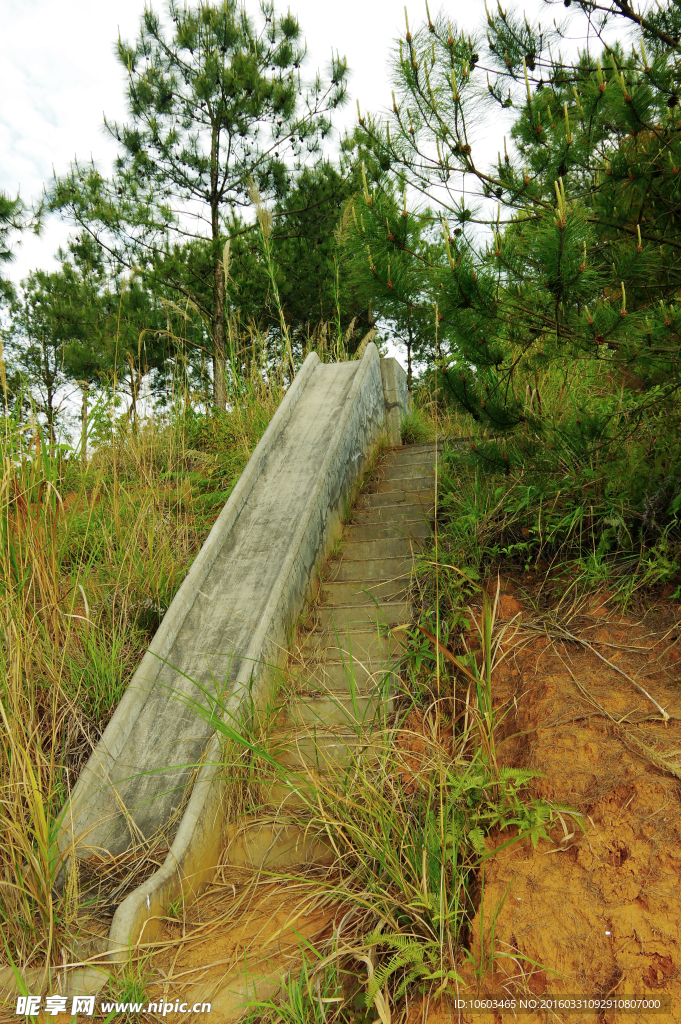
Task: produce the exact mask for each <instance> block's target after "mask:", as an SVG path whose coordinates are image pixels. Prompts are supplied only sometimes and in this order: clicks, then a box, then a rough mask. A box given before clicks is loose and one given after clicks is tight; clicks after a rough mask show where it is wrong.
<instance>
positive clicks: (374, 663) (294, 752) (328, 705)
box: [263, 444, 435, 805]
mask: <svg viewBox="0 0 681 1024" xmlns="http://www.w3.org/2000/svg"><path fill="white" fill-rule="evenodd" d="M434 455H435V453H434V446H433V444H429V445H410V446H408V447H407V446H405V447H402V448H398V449H393V450H392V451H390V452H389V453H388V454H386V455H385V456H384V457H383V458H382V459H381V461H380V463H379V465H378V466H377V468H376V470H375V471H374V473H373V475H372V476H371V478H370V480H369V481H368V482H367V484H366V485H365V487H364V489H363V491H362V492H361V494H360V496H359V499H358V501H357V504H356V506H355V508H354V511H353V514H352V519H351V521H350V523H349V525H348V526H347V527H346V529H345V531H344V535H343V540H342V544H341V546H340V550H339V551H338V553H337V555H335V557H333V558H332V559H331V560H330V561H329V563H328V566H327V572H326V574H325V578H324V579H323V581H322V584H321V589H320V595H319V599H318V601H317V603H316V605H315V606H314V608H313V609H312V611H311V613H310V615H309V618H308V621H307V622H306V623H305V628H304V629H303V631H302V632H301V635H300V636H299V638H298V642H297V644H295V645H294V647H293V649H292V657H291V660H290V663H289V668H290V675H291V678H292V684H291V688H290V692H289V694H288V697H287V699H286V702H285V704H284V706H283V707H282V708H281V709H280V711H279V712H278V716H277V720H276V726H275V729H274V730H273V732H272V733H271V734H270V737H269V749H270V752H271V754H272V755H273V756H274V757H275V758H276V759H277V760H278V761H279V763H280V764H282V765H284V766H286V767H287V768H289V769H290V770H291V772H292V773H293V774H294V775H295V774H296V773H298V772H300V773H302V775H312V776H319V775H326V776H328V775H331V774H340V775H342V774H343V773H344V772H345V771H346V770H347V769H348V767H349V765H350V764H351V761H352V755H353V754H357V753H359V752H360V751H363V752H364V753H367V752H368V753H370V752H371V751H372V750H377V749H378V747H377V744H379V743H380V742H382V739H381V737H382V735H383V733H384V732H385V725H386V716H387V715H388V714H389V712H390V711H391V709H392V706H393V697H394V693H395V691H396V690H397V689H398V688H399V662H400V657H401V655H402V654H403V650H404V648H403V635H404V633H403V631H404V628H405V627H407V626H408V625H409V624H410V623H411V621H412V618H413V607H412V602H411V586H412V572H413V567H414V557H415V554H416V553H417V552H418V551H419V550H420V549H421V547H422V545H423V543H424V541H425V540H426V538H427V537H428V536H429V535H430V533H431V529H432V523H433V518H434ZM292 788H293V789H295V785H293V784H291V783H289V784H287V783H286V782H277V783H276V784H274V785H269V786H267V787H265V789H264V792H263V797H264V801H265V803H266V804H269V805H272V804H275V805H280V804H282V803H286V802H290V801H291V800H293V801H295V800H296V796H295V793H292Z"/></svg>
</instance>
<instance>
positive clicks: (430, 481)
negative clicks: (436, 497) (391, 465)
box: [372, 469, 435, 495]
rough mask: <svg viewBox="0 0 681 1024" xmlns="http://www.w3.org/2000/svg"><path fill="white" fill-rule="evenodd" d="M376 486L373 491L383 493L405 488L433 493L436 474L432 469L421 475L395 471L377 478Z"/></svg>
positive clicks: (406, 489)
mask: <svg viewBox="0 0 681 1024" xmlns="http://www.w3.org/2000/svg"><path fill="white" fill-rule="evenodd" d="M372 486H373V487H374V488H375V490H374V491H372V493H378V494H382V493H385V492H386V491H394V490H405V491H428V490H429V491H430V494H431V495H432V493H433V489H434V486H435V474H434V473H433V471H432V469H430V470H427V471H426V472H423V473H421V474H420V475H419V476H416V475H414V474H409V475H407V474H405V473H394V474H392V473H391V474H386V476H384V477H382V478H381V479H379V480H376V481H375V483H373V484H372Z"/></svg>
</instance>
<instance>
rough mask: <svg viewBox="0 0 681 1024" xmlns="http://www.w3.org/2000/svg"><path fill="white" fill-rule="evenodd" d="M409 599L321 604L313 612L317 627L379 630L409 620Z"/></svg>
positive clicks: (410, 604)
mask: <svg viewBox="0 0 681 1024" xmlns="http://www.w3.org/2000/svg"><path fill="white" fill-rule="evenodd" d="M413 611H414V609H413V606H412V603H411V601H381V602H379V603H378V604H369V603H364V604H352V605H336V606H335V607H333V608H329V607H326V606H323V607H321V608H318V609H316V610H315V612H314V613H313V615H314V620H315V623H316V627H317V628H319V629H330V630H334V629H335V630H338V632H339V633H341V632H342V633H347V631H348V630H367V629H371V627H372V626H373V627H374V629H376V630H380V629H382V628H384V627H387V626H398V625H404V624H405V623H408V622H411V619H412V615H413Z"/></svg>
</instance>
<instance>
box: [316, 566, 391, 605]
mask: <svg viewBox="0 0 681 1024" xmlns="http://www.w3.org/2000/svg"><path fill="white" fill-rule="evenodd" d="M410 586H411V573H410V572H403V573H402V575H401V576H397V577H395V579H388V580H363V581H361V582H353V583H338V582H333V583H324V584H322V589H323V591H324V594H325V595H326V606H327V607H329V608H330V607H337V606H338V605H358V604H368V603H369V602H370V601H373V600H374V599H375V600H376V601H379V602H383V601H391V602H394V601H399V600H404V599H406V598H407V597H408V595H409V589H410Z"/></svg>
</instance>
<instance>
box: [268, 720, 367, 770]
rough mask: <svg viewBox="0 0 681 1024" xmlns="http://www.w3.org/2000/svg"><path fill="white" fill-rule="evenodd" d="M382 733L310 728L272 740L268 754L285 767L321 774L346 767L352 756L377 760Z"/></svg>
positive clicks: (278, 735) (361, 730)
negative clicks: (309, 770)
mask: <svg viewBox="0 0 681 1024" xmlns="http://www.w3.org/2000/svg"><path fill="white" fill-rule="evenodd" d="M380 744H381V741H380V730H379V729H372V730H369V729H366V728H364V729H362V728H358V729H357V731H353V730H352V729H348V730H344V729H341V728H338V729H322V728H321V727H317V726H310V728H309V729H307V730H305V731H303V732H289V731H288V730H287V731H286V732H283V731H282V732H281V733H280V732H279V730H276V731H275V732H274V733H272V735H271V736H270V739H269V744H268V746H269V753H270V754H271V756H272V757H273V758H274V759H275V761H276V762H277V763H278V764H280V765H282V766H283V767H284V768H291V769H293V770H294V771H295V770H298V769H301V768H305V769H307V768H311V769H312V770H313V771H315V772H319V773H320V774H322V775H325V774H327V773H334V772H337V771H338V770H339V769H341V770H343V769H344V768H345V767H347V765H348V762H349V761H350V760H351V758H353V757H358V756H363V757H366V756H367V755H368V756H369V757H371V756H372V755H373V756H374V757H377V756H378V754H379V753H380V749H381V745H380Z"/></svg>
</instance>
